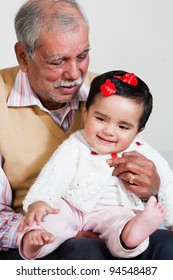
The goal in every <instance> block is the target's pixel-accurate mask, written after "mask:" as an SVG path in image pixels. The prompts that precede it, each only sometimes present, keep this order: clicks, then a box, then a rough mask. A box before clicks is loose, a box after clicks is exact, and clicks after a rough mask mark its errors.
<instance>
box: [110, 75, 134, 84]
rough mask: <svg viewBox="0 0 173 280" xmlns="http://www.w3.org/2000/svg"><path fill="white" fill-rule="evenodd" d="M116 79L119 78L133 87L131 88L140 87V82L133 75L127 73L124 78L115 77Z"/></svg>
mask: <svg viewBox="0 0 173 280" xmlns="http://www.w3.org/2000/svg"><path fill="white" fill-rule="evenodd" d="M113 77H114V78H117V79H119V80H121V81H122V82H123V83H125V84H128V85H131V86H137V85H138V80H137V78H136V76H135V74H133V73H126V74H124V75H123V76H116V75H114V76H113Z"/></svg>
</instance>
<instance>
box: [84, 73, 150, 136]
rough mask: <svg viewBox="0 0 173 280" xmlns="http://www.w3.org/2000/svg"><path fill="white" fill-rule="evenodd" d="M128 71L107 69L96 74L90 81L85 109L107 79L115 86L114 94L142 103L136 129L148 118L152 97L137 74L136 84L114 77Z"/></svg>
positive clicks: (91, 102)
mask: <svg viewBox="0 0 173 280" xmlns="http://www.w3.org/2000/svg"><path fill="white" fill-rule="evenodd" d="M127 73H128V72H126V71H122V70H116V71H109V72H106V73H104V74H101V75H99V76H97V77H96V78H95V79H94V80H93V81H92V83H91V88H90V92H89V95H88V98H87V101H86V110H87V111H88V109H89V107H90V106H91V105H93V104H94V102H95V98H96V96H97V95H98V94H101V90H100V87H101V85H103V84H104V83H105V81H106V80H107V79H109V80H110V81H111V82H112V83H113V84H114V86H115V88H116V93H115V94H116V95H119V96H122V97H125V98H129V99H133V100H134V102H136V103H137V104H143V107H144V111H143V114H142V116H141V118H140V120H139V128H138V131H140V130H141V129H143V128H144V127H145V125H146V123H147V121H148V118H149V116H150V114H151V112H152V107H153V97H152V95H151V93H150V90H149V88H148V86H147V85H146V84H145V83H144V82H143V81H142V80H141V79H140V78H139V77H137V76H135V77H136V79H137V85H130V84H127V83H125V82H123V81H122V80H121V79H119V78H116V77H114V76H115V75H116V76H120V77H122V76H124V75H125V74H127Z"/></svg>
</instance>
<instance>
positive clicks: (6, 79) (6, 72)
mask: <svg viewBox="0 0 173 280" xmlns="http://www.w3.org/2000/svg"><path fill="white" fill-rule="evenodd" d="M19 70H20V68H19V66H14V67H10V68H4V69H0V86H3V87H4V86H5V88H6V89H7V95H8V94H9V92H10V91H11V88H12V86H13V84H14V81H15V78H16V75H17V73H18V72H19ZM1 83H2V85H1Z"/></svg>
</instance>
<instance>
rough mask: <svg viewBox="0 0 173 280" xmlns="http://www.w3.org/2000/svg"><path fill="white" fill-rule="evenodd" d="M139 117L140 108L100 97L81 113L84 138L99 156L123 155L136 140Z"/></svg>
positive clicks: (130, 102) (113, 97)
mask: <svg viewBox="0 0 173 280" xmlns="http://www.w3.org/2000/svg"><path fill="white" fill-rule="evenodd" d="M142 113H143V106H142V105H141V104H136V103H135V102H134V101H133V100H131V99H128V98H125V97H122V96H118V95H116V94H115V95H111V96H108V97H104V96H102V95H101V94H99V95H98V96H97V97H96V99H95V102H94V104H93V105H91V106H90V108H89V110H88V111H86V110H84V122H85V128H84V133H85V137H86V139H87V141H88V143H89V144H90V145H91V146H92V147H94V149H95V150H96V151H97V152H98V153H101V154H110V153H119V152H122V151H124V150H125V149H127V148H128V147H129V145H130V144H131V142H132V141H133V139H134V138H135V137H136V135H137V133H138V127H139V119H140V117H141V115H142Z"/></svg>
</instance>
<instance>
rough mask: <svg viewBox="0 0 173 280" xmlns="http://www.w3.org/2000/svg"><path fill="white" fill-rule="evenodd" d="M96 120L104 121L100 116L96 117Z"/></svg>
mask: <svg viewBox="0 0 173 280" xmlns="http://www.w3.org/2000/svg"><path fill="white" fill-rule="evenodd" d="M96 119H97V120H99V121H101V122H105V120H104V119H103V118H101V117H96Z"/></svg>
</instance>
